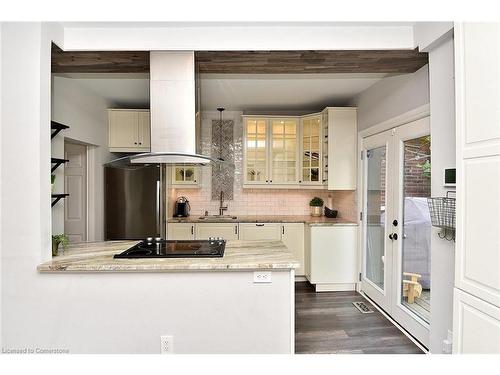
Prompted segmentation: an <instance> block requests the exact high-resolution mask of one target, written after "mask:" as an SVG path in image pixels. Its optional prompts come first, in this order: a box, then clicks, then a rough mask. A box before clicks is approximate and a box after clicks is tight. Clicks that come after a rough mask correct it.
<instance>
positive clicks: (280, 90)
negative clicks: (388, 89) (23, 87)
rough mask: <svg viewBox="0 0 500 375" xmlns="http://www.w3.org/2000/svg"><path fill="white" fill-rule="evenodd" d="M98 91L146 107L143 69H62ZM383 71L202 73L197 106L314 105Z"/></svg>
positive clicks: (362, 86)
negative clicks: (133, 71) (110, 71)
mask: <svg viewBox="0 0 500 375" xmlns="http://www.w3.org/2000/svg"><path fill="white" fill-rule="evenodd" d="M63 76H64V77H67V78H72V79H75V80H76V81H77V82H78V83H79V84H81V85H82V86H83V87H85V88H86V89H88V90H91V91H93V92H95V93H96V94H98V95H100V96H102V97H104V98H105V99H106V100H107V101H108V102H109V103H110V105H111V106H114V107H121V108H148V107H149V77H148V75H147V74H64V75H63ZM385 76H387V75H386V74H265V75H260V74H253V75H234V74H222V75H217V74H204V75H202V76H201V82H200V85H201V106H202V110H215V109H216V108H217V107H224V108H226V109H228V110H240V111H246V112H258V111H266V112H271V111H274V112H276V113H279V112H283V111H289V112H299V113H300V112H301V111H311V110H313V111H315V110H319V109H322V108H324V107H325V106H335V105H345V104H346V103H347V102H348V101H349V100H350V99H351V98H352V97H354V96H355V95H357V94H359V93H360V92H362V91H364V90H366V89H367V88H368V87H370V86H371V85H373V84H374V83H375V82H377V81H379V80H380V79H382V78H383V77H385Z"/></svg>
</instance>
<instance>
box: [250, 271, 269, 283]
mask: <svg viewBox="0 0 500 375" xmlns="http://www.w3.org/2000/svg"><path fill="white" fill-rule="evenodd" d="M272 281H273V279H272V275H271V272H262V271H257V272H254V273H253V282H254V283H271V282H272Z"/></svg>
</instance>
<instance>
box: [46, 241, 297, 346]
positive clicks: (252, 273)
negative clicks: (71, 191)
mask: <svg viewBox="0 0 500 375" xmlns="http://www.w3.org/2000/svg"><path fill="white" fill-rule="evenodd" d="M136 242H137V241H109V242H94V243H81V244H73V245H71V246H70V247H69V248H68V249H67V250H66V251H65V252H64V254H63V255H60V256H58V257H54V258H53V259H52V260H50V261H48V262H45V263H42V264H40V265H39V266H38V271H39V272H40V273H41V276H43V277H50V278H54V279H57V281H55V282H57V284H58V285H59V288H58V289H59V293H58V295H57V299H55V300H54V301H51V302H52V303H55V305H54V310H55V311H54V313H55V314H57V316H59V319H58V322H59V327H58V328H57V330H56V331H57V334H55V336H54V338H53V345H54V347H64V348H68V350H69V351H70V352H71V353H160V348H161V346H160V342H161V341H160V339H161V336H172V337H173V343H174V344H173V351H174V352H175V353H293V351H294V269H295V268H296V267H298V266H299V262H298V261H297V260H296V259H295V258H294V256H293V255H292V254H291V253H290V252H289V251H288V249H287V248H286V247H285V246H284V245H283V243H282V242H280V241H274V242H270V241H251V242H249V241H229V242H228V243H227V244H226V250H225V254H224V257H222V258H182V259H181V258H166V259H114V258H113V255H114V254H118V253H121V252H122V251H124V250H126V249H127V248H129V247H131V246H133V245H134V244H135V243H136ZM263 275H264V277H262V276H263ZM256 281H259V282H256ZM262 281H265V282H262ZM80 343H82V344H80ZM83 343H87V344H83ZM88 343H92V344H91V345H89V344H88Z"/></svg>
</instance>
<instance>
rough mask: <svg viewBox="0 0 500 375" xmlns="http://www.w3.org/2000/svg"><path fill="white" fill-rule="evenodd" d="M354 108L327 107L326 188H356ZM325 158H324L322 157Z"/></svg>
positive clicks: (355, 126) (356, 153)
mask: <svg viewBox="0 0 500 375" xmlns="http://www.w3.org/2000/svg"><path fill="white" fill-rule="evenodd" d="M356 111H357V110H356V108H329V109H328V157H327V160H328V169H329V170H330V171H331V173H330V175H329V177H328V190H355V189H356V178H357V176H356V171H357V169H356V162H357V159H356V157H357V155H358V152H357V136H358V134H357V125H356V116H357V115H356ZM323 160H325V158H323Z"/></svg>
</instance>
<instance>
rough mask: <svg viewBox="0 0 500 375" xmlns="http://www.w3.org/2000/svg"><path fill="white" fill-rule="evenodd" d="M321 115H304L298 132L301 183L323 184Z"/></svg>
mask: <svg viewBox="0 0 500 375" xmlns="http://www.w3.org/2000/svg"><path fill="white" fill-rule="evenodd" d="M321 120H322V118H321V115H314V116H305V117H302V119H301V120H300V121H301V132H300V135H301V136H300V140H301V142H300V169H301V173H300V180H299V183H301V184H303V185H323V180H322V167H323V166H322V136H323V131H322V129H323V126H322V121H321Z"/></svg>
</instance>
